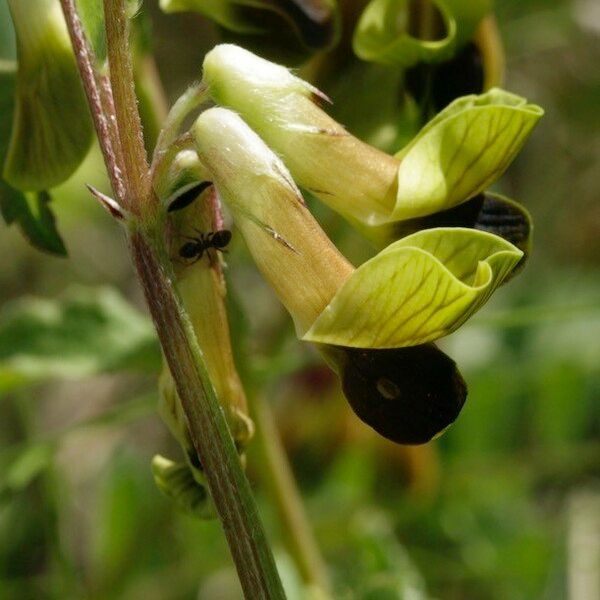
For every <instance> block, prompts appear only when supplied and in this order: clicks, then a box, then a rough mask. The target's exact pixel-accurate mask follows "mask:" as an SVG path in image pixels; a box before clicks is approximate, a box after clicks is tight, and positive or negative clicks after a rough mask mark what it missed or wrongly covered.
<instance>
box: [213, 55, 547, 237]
mask: <svg viewBox="0 0 600 600" xmlns="http://www.w3.org/2000/svg"><path fill="white" fill-rule="evenodd" d="M203 79H204V82H205V83H206V85H207V86H208V88H209V90H210V93H211V95H212V96H213V98H214V99H215V101H216V102H217V103H219V104H220V105H222V106H226V107H228V108H231V109H232V110H235V111H236V112H238V113H239V114H240V115H241V116H242V118H243V119H244V120H245V121H246V122H247V123H248V124H249V125H250V126H251V127H252V128H253V129H254V130H255V131H256V132H257V133H258V134H259V135H260V136H261V137H262V139H263V140H264V141H265V142H266V143H267V144H268V145H269V146H270V147H271V148H272V149H273V150H274V151H275V152H277V153H278V154H279V155H280V156H281V157H282V159H283V161H284V163H285V164H286V165H287V167H288V168H289V170H290V172H291V174H292V176H293V177H294V179H295V180H296V181H297V182H298V184H299V185H300V186H301V187H303V188H305V189H307V190H308V191H310V192H311V193H312V194H313V195H314V196H316V197H318V198H319V199H320V200H321V201H322V202H323V203H325V204H327V205H328V206H329V207H330V208H332V209H333V210H335V211H336V212H338V213H339V214H341V215H342V216H344V217H345V218H346V219H347V220H348V221H349V222H350V223H351V224H352V225H354V226H355V227H356V228H357V229H359V230H360V231H361V232H362V233H363V234H364V235H365V236H367V237H368V238H369V239H371V240H372V241H374V242H375V244H376V245H377V246H379V247H384V246H386V245H388V244H389V243H390V242H391V241H393V240H395V239H397V238H398V237H399V234H400V233H402V234H404V233H406V230H407V227H405V226H404V224H405V223H407V222H409V221H413V225H414V220H415V219H419V218H423V217H427V216H430V215H433V214H435V213H438V212H440V211H445V210H449V209H452V208H454V207H457V206H459V205H461V204H462V203H464V202H466V201H467V200H469V199H471V198H473V197H475V196H477V195H478V194H480V193H481V192H483V191H484V190H485V189H486V188H487V187H488V186H489V185H491V184H492V183H493V182H494V181H495V180H496V179H497V178H498V177H499V176H500V175H501V174H502V173H503V172H504V170H505V169H506V168H507V167H508V165H509V164H510V162H511V161H512V160H513V158H514V157H515V156H516V154H517V153H518V151H519V150H520V149H521V147H522V146H523V144H524V143H525V141H526V139H527V137H528V136H529V134H530V133H531V131H532V129H533V127H534V126H535V125H536V123H537V122H538V120H539V119H540V117H541V116H542V114H543V111H542V110H541V109H540V108H539V107H537V106H535V105H533V104H528V103H527V101H526V100H525V99H523V98H521V97H519V96H516V95H514V94H510V93H508V92H505V91H503V90H500V89H492V90H490V91H488V92H486V93H484V94H481V95H471V96H465V97H463V98H459V99H457V100H455V101H454V102H452V103H451V104H450V105H449V106H448V107H447V108H446V109H444V110H443V111H442V112H440V113H439V114H438V115H436V116H435V117H434V118H433V119H432V120H431V121H430V122H429V123H427V125H425V127H423V129H422V130H421V131H420V132H419V133H418V135H417V136H416V137H415V138H414V139H413V140H412V141H411V142H410V143H409V144H408V145H406V146H405V147H404V148H403V149H402V150H400V152H398V153H397V154H396V155H395V156H390V155H388V154H385V153H383V152H381V151H379V150H377V149H375V148H373V147H371V146H369V145H368V144H365V143H363V142H361V141H360V140H359V139H357V138H355V137H354V136H352V135H350V134H349V133H348V132H347V131H346V130H345V129H344V128H343V127H342V126H341V125H340V124H339V123H337V122H335V121H334V120H333V119H331V118H330V117H329V116H328V115H327V114H326V113H325V112H324V111H323V110H322V109H321V108H320V107H319V106H318V104H317V102H315V100H322V99H323V98H324V96H323V94H322V93H321V92H319V91H318V90H317V89H316V88H314V87H312V86H311V85H309V84H308V83H306V82H304V81H302V80H301V79H299V78H298V77H296V76H294V75H293V74H292V73H291V72H290V71H289V70H287V69H286V68H284V67H282V66H280V65H276V64H273V63H271V62H269V61H266V60H264V59H261V58H259V57H257V56H255V55H253V54H252V53H250V52H248V51H246V50H243V49H242V48H238V47H237V46H233V45H220V46H217V47H216V48H214V49H213V50H212V51H211V52H209V53H208V54H207V55H206V57H205V60H204V70H203ZM523 219H524V220H525V217H523ZM408 230H409V231H410V230H411V227H410V226H409V227H408Z"/></svg>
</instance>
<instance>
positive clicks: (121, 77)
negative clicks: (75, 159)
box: [104, 0, 156, 214]
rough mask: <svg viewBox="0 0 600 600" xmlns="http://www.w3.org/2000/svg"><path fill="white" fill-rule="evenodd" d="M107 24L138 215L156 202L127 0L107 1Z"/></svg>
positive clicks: (112, 80) (119, 117) (128, 183)
mask: <svg viewBox="0 0 600 600" xmlns="http://www.w3.org/2000/svg"><path fill="white" fill-rule="evenodd" d="M104 18H105V20H106V50H107V56H108V66H109V71H110V84H111V88H112V93H113V101H114V106H115V116H116V120H117V127H118V129H119V132H120V133H121V134H122V135H120V139H121V149H122V153H123V169H124V171H125V173H126V178H125V187H126V188H127V192H128V196H129V197H128V199H127V200H128V204H127V205H126V208H129V209H131V210H132V211H133V212H134V213H137V214H139V212H140V204H141V203H142V202H148V201H152V200H154V201H156V197H155V196H154V195H153V194H151V193H150V175H149V167H148V160H147V157H146V148H145V147H144V136H143V134H142V123H141V119H140V113H139V110H138V104H137V98H136V95H135V86H134V83H133V82H134V78H133V64H132V60H131V52H130V49H129V19H128V18H127V15H126V13H125V1H124V0H104Z"/></svg>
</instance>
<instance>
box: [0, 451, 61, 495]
mask: <svg viewBox="0 0 600 600" xmlns="http://www.w3.org/2000/svg"><path fill="white" fill-rule="evenodd" d="M54 449H55V447H54V445H53V444H52V443H46V442H40V443H36V444H32V445H30V446H28V447H27V448H26V449H25V450H24V451H23V452H21V453H20V454H19V455H18V456H17V458H16V459H15V460H14V461H12V462H11V463H10V464H9V465H8V467H7V468H5V469H2V477H1V478H0V496H2V495H6V494H14V493H15V492H19V491H21V490H23V489H25V488H26V487H27V486H28V485H29V484H30V483H31V482H32V481H33V480H34V479H35V478H36V477H37V476H38V475H39V474H40V473H41V472H42V471H44V470H45V469H46V468H48V466H49V465H50V464H51V463H52V461H53V459H54ZM3 466H5V467H6V465H3Z"/></svg>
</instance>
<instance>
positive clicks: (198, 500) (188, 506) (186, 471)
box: [152, 454, 216, 519]
mask: <svg viewBox="0 0 600 600" xmlns="http://www.w3.org/2000/svg"><path fill="white" fill-rule="evenodd" d="M152 475H153V476H154V482H155V483H156V486H157V487H158V489H159V490H160V491H161V492H162V493H163V494H165V496H168V497H169V498H171V499H172V500H173V501H174V502H175V504H176V505H177V507H178V508H179V509H180V510H181V511H182V512H184V513H186V514H188V515H191V516H193V517H198V518H200V519H214V518H215V517H216V512H215V508H214V505H213V503H212V499H211V497H210V494H209V493H208V489H207V486H206V485H205V484H203V483H199V482H198V481H197V480H196V479H195V478H194V476H193V475H192V472H191V471H190V468H189V466H188V465H187V464H186V463H176V462H174V461H172V460H169V459H168V458H165V457H164V456H160V455H159V454H157V455H156V456H155V457H154V458H153V459H152Z"/></svg>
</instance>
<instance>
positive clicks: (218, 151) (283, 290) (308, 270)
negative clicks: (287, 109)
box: [191, 108, 353, 335]
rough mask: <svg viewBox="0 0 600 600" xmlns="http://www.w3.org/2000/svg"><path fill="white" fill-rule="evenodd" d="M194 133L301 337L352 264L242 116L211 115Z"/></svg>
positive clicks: (206, 115)
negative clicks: (323, 229)
mask: <svg viewBox="0 0 600 600" xmlns="http://www.w3.org/2000/svg"><path fill="white" fill-rule="evenodd" d="M191 133H192V135H193V137H194V141H195V143H196V148H197V150H198V154H199V156H200V160H201V162H202V163H203V165H204V166H205V167H206V169H207V171H208V173H209V177H210V178H211V180H212V181H213V182H214V183H215V185H216V187H217V189H218V191H219V194H220V196H221V198H222V199H223V200H224V201H225V202H226V203H227V205H228V207H229V209H230V211H231V213H232V215H233V218H234V220H235V223H236V225H237V227H238V229H239V230H240V232H241V234H242V236H243V237H244V240H245V242H246V244H247V245H248V248H249V250H250V252H251V254H252V256H253V258H254V260H255V262H256V264H257V266H258V268H259V269H260V271H261V272H262V274H263V275H264V277H265V279H266V280H267V281H268V282H269V283H270V284H271V286H272V287H273V289H274V290H275V292H276V293H277V295H278V296H279V299H280V300H281V301H282V302H283V304H284V305H285V307H286V308H287V309H288V311H289V312H290V314H291V315H292V317H293V319H294V322H295V323H296V329H297V331H298V333H299V334H301V335H302V334H303V333H304V332H306V330H307V329H308V328H309V327H310V325H311V324H312V323H313V321H314V320H315V319H316V317H317V316H318V315H319V314H320V313H321V312H322V311H323V309H324V308H325V307H326V306H327V304H328V303H329V301H330V300H331V298H332V297H333V295H334V294H335V293H336V291H337V290H338V289H339V287H340V285H341V284H342V283H343V282H344V281H345V280H346V279H347V277H349V276H350V275H351V274H352V271H353V267H352V265H350V263H349V262H348V261H347V260H346V259H345V258H344V257H343V256H342V255H341V254H340V253H339V252H338V250H337V249H336V247H335V246H334V245H333V244H332V243H331V241H330V240H329V239H328V238H327V236H326V235H325V234H324V232H323V231H322V230H321V228H320V227H319V224H318V223H317V222H316V221H315V219H314V218H313V217H312V215H311V214H310V212H309V211H308V209H307V208H306V206H305V205H304V200H303V198H302V195H301V194H300V192H299V190H298V188H297V187H296V185H295V184H294V182H293V180H292V178H291V176H290V174H289V172H288V170H287V169H286V167H285V165H284V164H283V162H282V161H281V160H280V159H279V158H278V157H277V156H276V155H275V154H274V153H273V152H272V151H271V150H270V149H269V148H267V146H266V145H265V143H264V142H263V141H262V140H261V139H260V138H259V137H258V135H256V133H254V132H253V131H252V130H251V129H250V128H249V127H248V126H247V125H246V124H245V123H244V121H242V119H241V118H240V117H239V116H238V115H236V114H235V113H233V112H231V111H229V110H226V109H223V108H211V109H209V110H207V111H205V112H203V113H202V114H201V115H200V116H199V117H198V119H197V120H196V122H195V123H194V125H193V126H192V129H191Z"/></svg>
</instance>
